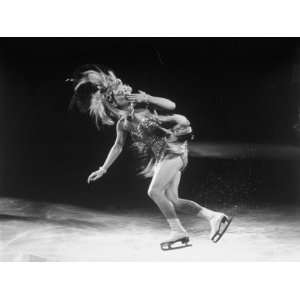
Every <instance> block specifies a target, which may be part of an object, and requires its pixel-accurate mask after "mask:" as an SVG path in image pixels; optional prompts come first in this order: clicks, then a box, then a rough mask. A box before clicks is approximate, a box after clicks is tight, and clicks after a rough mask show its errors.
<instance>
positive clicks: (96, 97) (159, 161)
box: [71, 66, 231, 250]
mask: <svg viewBox="0 0 300 300" xmlns="http://www.w3.org/2000/svg"><path fill="white" fill-rule="evenodd" d="M74 77H75V78H73V79H72V81H73V83H74V95H73V98H72V101H71V105H72V106H73V105H76V106H77V107H78V109H79V110H80V111H81V112H89V113H90V115H91V116H92V117H93V118H94V119H95V122H96V125H97V127H98V128H99V126H100V124H102V125H109V126H112V125H114V124H116V140H115V143H114V145H113V146H112V148H111V149H110V151H109V153H108V155H107V158H106V160H105V162H104V163H103V165H102V166H100V167H99V168H98V169H97V170H96V171H94V172H92V173H91V174H90V175H89V177H88V179H87V182H88V183H91V182H93V181H95V180H97V179H99V178H100V177H102V176H103V175H104V174H106V173H107V172H108V170H109V168H110V167H111V165H112V164H113V162H114V161H115V160H116V159H117V157H118V156H119V155H120V154H121V152H122V150H123V146H124V144H125V140H126V138H127V136H128V135H130V137H131V140H132V142H133V145H134V146H135V148H136V149H137V150H138V151H139V153H140V154H141V155H142V156H143V158H144V161H146V164H145V165H144V166H143V169H142V171H141V172H140V174H142V175H143V176H144V177H146V178H152V180H151V183H150V186H149V189H148V195H149V197H150V198H151V199H152V200H153V201H154V202H155V203H156V205H157V206H158V207H159V209H160V210H161V212H162V213H163V215H164V216H165V218H166V220H167V222H168V224H169V226H170V229H171V233H170V236H169V238H168V239H166V240H165V241H164V242H162V243H161V249H162V250H171V249H177V248H182V247H186V246H191V245H190V244H189V235H188V233H187V231H186V230H185V228H184V227H183V226H182V224H181V222H180V220H179V218H178V216H177V213H176V212H182V213H188V214H191V215H195V216H198V217H202V218H204V219H205V220H207V221H208V222H209V224H210V228H211V232H210V239H211V240H212V241H213V242H217V241H219V240H220V238H221V237H222V235H223V234H224V232H225V231H226V229H227V228H228V226H229V224H230V222H231V218H229V217H228V216H226V215H225V214H223V213H220V212H216V211H212V210H210V209H207V208H205V207H203V206H200V205H199V204H198V203H196V202H193V201H190V200H186V199H182V198H180V197H179V195H178V186H179V182H180V179H181V174H182V172H183V170H184V169H185V168H186V166H187V163H188V147H187V146H188V145H187V144H188V140H190V139H191V138H192V128H191V125H190V122H189V120H188V119H187V118H186V117H185V116H183V115H179V114H170V115H160V114H158V113H157V110H165V111H174V109H175V103H174V102H172V101H170V100H168V99H165V98H161V97H154V96H151V95H149V94H146V93H145V92H142V91H139V92H138V93H132V88H131V87H130V86H128V85H125V84H123V82H122V81H121V80H120V79H119V78H117V77H116V76H115V74H114V73H113V72H112V71H108V72H103V71H102V70H101V69H100V68H98V67H97V66H94V67H93V68H88V69H82V70H80V72H77V73H76V75H75V76H74ZM175 243H176V244H175ZM174 244H175V245H174Z"/></svg>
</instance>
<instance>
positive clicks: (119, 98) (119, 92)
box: [113, 84, 132, 109]
mask: <svg viewBox="0 0 300 300" xmlns="http://www.w3.org/2000/svg"><path fill="white" fill-rule="evenodd" d="M131 91H132V89H131V87H129V86H126V85H123V84H121V85H120V86H119V87H118V88H117V89H115V90H114V92H113V94H114V101H115V103H116V105H117V107H118V108H120V109H125V108H127V107H128V106H129V104H130V102H129V101H128V99H127V97H126V96H127V95H129V94H131Z"/></svg>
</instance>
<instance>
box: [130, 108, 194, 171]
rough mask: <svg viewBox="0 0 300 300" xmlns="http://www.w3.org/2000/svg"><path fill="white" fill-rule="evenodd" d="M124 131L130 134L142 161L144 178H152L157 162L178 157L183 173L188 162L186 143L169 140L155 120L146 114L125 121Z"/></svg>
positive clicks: (184, 141)
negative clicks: (139, 117) (181, 163)
mask: <svg viewBox="0 0 300 300" xmlns="http://www.w3.org/2000/svg"><path fill="white" fill-rule="evenodd" d="M125 129H126V130H127V131H128V132H129V133H130V136H131V139H132V142H133V146H134V147H135V148H136V149H137V150H138V152H139V154H140V155H141V157H142V159H143V162H144V164H143V170H142V171H141V172H140V174H141V175H143V176H144V177H152V176H153V173H154V169H155V167H156V166H157V164H158V162H160V161H161V160H164V159H170V158H174V157H178V156H179V157H180V158H181V159H182V162H183V166H182V168H181V171H183V170H184V169H185V167H186V165H187V162H188V149H187V141H186V140H183V141H182V140H181V141H180V140H179V139H174V138H173V139H171V138H170V135H169V134H168V133H167V132H166V130H165V129H164V128H163V127H162V126H161V124H160V122H159V121H158V120H157V118H156V117H155V116H154V115H153V114H151V113H148V114H146V116H144V117H143V118H142V119H138V118H136V117H134V116H133V117H132V118H127V119H126V120H125Z"/></svg>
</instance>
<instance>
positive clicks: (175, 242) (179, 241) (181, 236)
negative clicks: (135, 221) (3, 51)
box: [160, 231, 192, 251]
mask: <svg viewBox="0 0 300 300" xmlns="http://www.w3.org/2000/svg"><path fill="white" fill-rule="evenodd" d="M189 241H190V238H189V236H188V234H187V232H177V231H172V233H171V235H170V237H169V238H168V239H167V240H166V241H164V242H162V243H161V244H160V247H161V250H163V251H168V250H175V249H180V248H185V247H190V246H192V245H191V244H189Z"/></svg>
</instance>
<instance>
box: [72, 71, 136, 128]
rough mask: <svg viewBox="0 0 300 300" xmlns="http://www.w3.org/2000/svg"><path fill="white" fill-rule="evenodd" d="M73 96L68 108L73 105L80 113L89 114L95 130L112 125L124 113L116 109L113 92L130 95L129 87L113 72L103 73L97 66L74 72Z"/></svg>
mask: <svg viewBox="0 0 300 300" xmlns="http://www.w3.org/2000/svg"><path fill="white" fill-rule="evenodd" d="M74 74H75V76H74V77H75V79H71V81H73V83H74V95H73V97H72V100H71V103H70V107H73V106H74V105H75V104H76V106H77V107H78V109H79V110H80V111H81V112H89V114H90V115H91V116H92V117H93V118H94V120H95V123H96V126H97V128H98V129H99V128H100V124H102V125H108V126H111V125H114V124H115V122H114V119H119V118H121V117H122V116H123V115H124V114H125V112H124V111H122V110H121V109H118V108H117V107H116V104H115V102H114V95H113V93H114V91H117V90H121V91H122V92H123V93H125V94H130V93H131V91H132V89H131V87H130V86H128V85H125V84H123V83H122V81H121V79H119V78H117V77H116V75H115V74H114V72H113V71H108V72H107V73H105V72H103V71H102V70H101V69H100V68H99V67H97V66H88V67H85V68H84V67H83V68H81V69H79V71H78V70H77V71H75V73H74Z"/></svg>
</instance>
